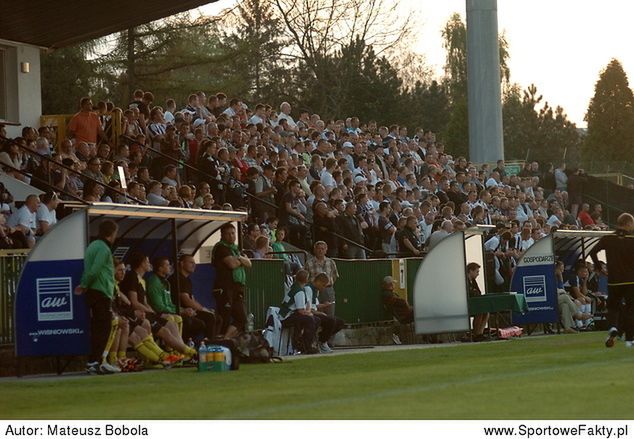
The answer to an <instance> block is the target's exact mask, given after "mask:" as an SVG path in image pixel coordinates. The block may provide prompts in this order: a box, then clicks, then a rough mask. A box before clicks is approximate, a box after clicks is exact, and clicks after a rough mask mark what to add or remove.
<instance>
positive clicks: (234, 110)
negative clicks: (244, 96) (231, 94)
mask: <svg viewBox="0 0 634 439" xmlns="http://www.w3.org/2000/svg"><path fill="white" fill-rule="evenodd" d="M241 109H242V102H240V100H238V99H235V98H233V99H231V100H230V101H229V106H228V107H227V109H226V110H225V111H223V112H222V114H226V115H227V116H229V117H233V116H235V115H236V114H238V113H239V112H240V110H241Z"/></svg>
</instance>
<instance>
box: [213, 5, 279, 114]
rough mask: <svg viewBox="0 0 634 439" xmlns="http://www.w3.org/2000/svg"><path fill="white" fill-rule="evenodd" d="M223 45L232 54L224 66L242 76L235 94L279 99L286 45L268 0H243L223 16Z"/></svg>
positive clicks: (261, 98)
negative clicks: (240, 84)
mask: <svg viewBox="0 0 634 439" xmlns="http://www.w3.org/2000/svg"><path fill="white" fill-rule="evenodd" d="M223 24H224V25H226V27H227V28H228V30H225V32H224V34H223V38H222V47H223V48H224V49H225V50H226V51H227V52H229V53H231V54H232V56H231V58H230V59H229V60H228V62H227V63H226V64H225V66H226V67H227V68H228V69H229V70H231V71H232V72H234V73H237V72H240V74H239V77H240V79H241V80H242V86H241V90H239V92H238V95H239V96H242V97H243V98H244V99H247V100H250V101H253V102H270V101H274V100H277V99H279V96H280V94H283V93H284V91H283V90H284V85H285V83H287V82H288V70H287V69H286V68H285V66H284V63H283V62H282V58H281V53H282V50H283V48H284V47H285V46H286V45H287V42H288V40H287V38H285V37H284V35H283V33H282V32H283V30H282V26H281V21H280V18H279V16H277V15H276V11H275V10H274V9H273V6H272V4H271V2H270V1H266V0H243V1H242V2H240V3H238V5H237V6H236V8H235V10H233V11H230V12H229V13H228V14H227V15H226V17H225V18H224V19H223Z"/></svg>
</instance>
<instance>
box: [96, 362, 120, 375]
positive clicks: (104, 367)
mask: <svg viewBox="0 0 634 439" xmlns="http://www.w3.org/2000/svg"><path fill="white" fill-rule="evenodd" d="M99 371H100V372H101V373H103V374H111V373H119V372H121V369H120V368H118V367H117V366H113V365H112V364H110V363H101V365H100V366H99Z"/></svg>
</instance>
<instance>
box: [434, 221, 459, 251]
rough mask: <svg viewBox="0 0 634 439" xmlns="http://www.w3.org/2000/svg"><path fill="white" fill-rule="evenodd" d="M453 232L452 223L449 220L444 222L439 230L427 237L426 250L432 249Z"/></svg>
mask: <svg viewBox="0 0 634 439" xmlns="http://www.w3.org/2000/svg"><path fill="white" fill-rule="evenodd" d="M453 231H454V226H453V222H451V220H444V221H443V222H442V225H441V226H440V229H439V230H436V231H435V232H434V233H432V234H431V236H430V237H429V244H428V250H431V249H432V248H434V247H435V246H436V245H437V244H438V243H439V242H440V241H442V240H443V239H445V238H446V237H447V236H449V235H451V234H452V233H453Z"/></svg>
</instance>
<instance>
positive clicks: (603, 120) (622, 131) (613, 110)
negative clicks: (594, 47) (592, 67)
mask: <svg viewBox="0 0 634 439" xmlns="http://www.w3.org/2000/svg"><path fill="white" fill-rule="evenodd" d="M585 121H586V122H587V123H588V136H587V137H586V141H585V145H584V149H583V156H584V159H591V158H593V157H601V158H602V159H603V160H607V161H616V160H627V161H629V160H630V159H631V157H632V153H634V95H633V94H632V90H631V89H630V86H629V83H628V79H627V75H626V74H625V71H624V70H623V66H622V65H621V63H620V62H619V61H618V60H616V59H612V60H611V61H610V63H609V64H608V65H607V66H606V68H605V69H603V71H601V74H600V75H599V80H598V81H597V83H596V85H595V87H594V96H593V97H592V99H591V100H590V105H589V106H588V112H587V113H586V116H585Z"/></svg>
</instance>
